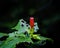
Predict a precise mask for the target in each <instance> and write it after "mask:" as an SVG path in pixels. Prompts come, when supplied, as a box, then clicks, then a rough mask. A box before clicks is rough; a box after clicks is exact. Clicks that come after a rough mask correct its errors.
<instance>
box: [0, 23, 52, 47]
mask: <svg viewBox="0 0 60 48" xmlns="http://www.w3.org/2000/svg"><path fill="white" fill-rule="evenodd" d="M12 29H16V30H17V31H14V32H12V33H9V34H6V33H0V38H2V37H3V36H8V37H7V39H6V40H4V41H0V48H15V47H16V44H19V43H22V42H28V43H31V44H34V43H37V44H41V45H44V44H46V42H44V43H43V44H42V41H44V40H45V41H46V40H51V39H50V38H45V37H43V36H40V35H39V34H33V33H34V31H33V29H29V30H27V32H26V33H25V32H22V33H20V29H21V28H20V22H18V24H17V25H16V26H15V27H14V28H12ZM32 38H33V39H35V40H38V41H36V42H34V41H33V40H32Z"/></svg>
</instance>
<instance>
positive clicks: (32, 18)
mask: <svg viewBox="0 0 60 48" xmlns="http://www.w3.org/2000/svg"><path fill="white" fill-rule="evenodd" d="M30 27H31V28H33V27H34V17H30Z"/></svg>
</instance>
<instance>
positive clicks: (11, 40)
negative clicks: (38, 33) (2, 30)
mask: <svg viewBox="0 0 60 48" xmlns="http://www.w3.org/2000/svg"><path fill="white" fill-rule="evenodd" d="M22 42H31V43H33V42H32V40H31V38H28V37H9V38H7V40H6V41H5V42H4V44H3V45H2V46H1V47H0V48H8V47H9V48H15V46H16V44H18V43H22Z"/></svg>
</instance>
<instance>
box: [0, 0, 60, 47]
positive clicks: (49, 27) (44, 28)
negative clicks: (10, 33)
mask: <svg viewBox="0 0 60 48" xmlns="http://www.w3.org/2000/svg"><path fill="white" fill-rule="evenodd" d="M31 16H33V17H35V21H36V22H38V26H39V31H38V33H39V34H41V35H42V36H45V37H50V38H52V39H53V40H54V44H53V47H56V46H57V45H58V46H59V44H58V43H59V41H60V38H59V32H60V28H59V27H60V2H59V0H0V32H5V31H6V29H7V28H9V29H10V28H12V27H14V26H16V24H17V23H18V21H19V19H22V18H23V19H24V20H26V21H27V22H28V23H29V17H31Z"/></svg>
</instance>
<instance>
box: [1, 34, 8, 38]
mask: <svg viewBox="0 0 60 48" xmlns="http://www.w3.org/2000/svg"><path fill="white" fill-rule="evenodd" d="M3 36H8V34H6V33H0V38H1V37H3Z"/></svg>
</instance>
